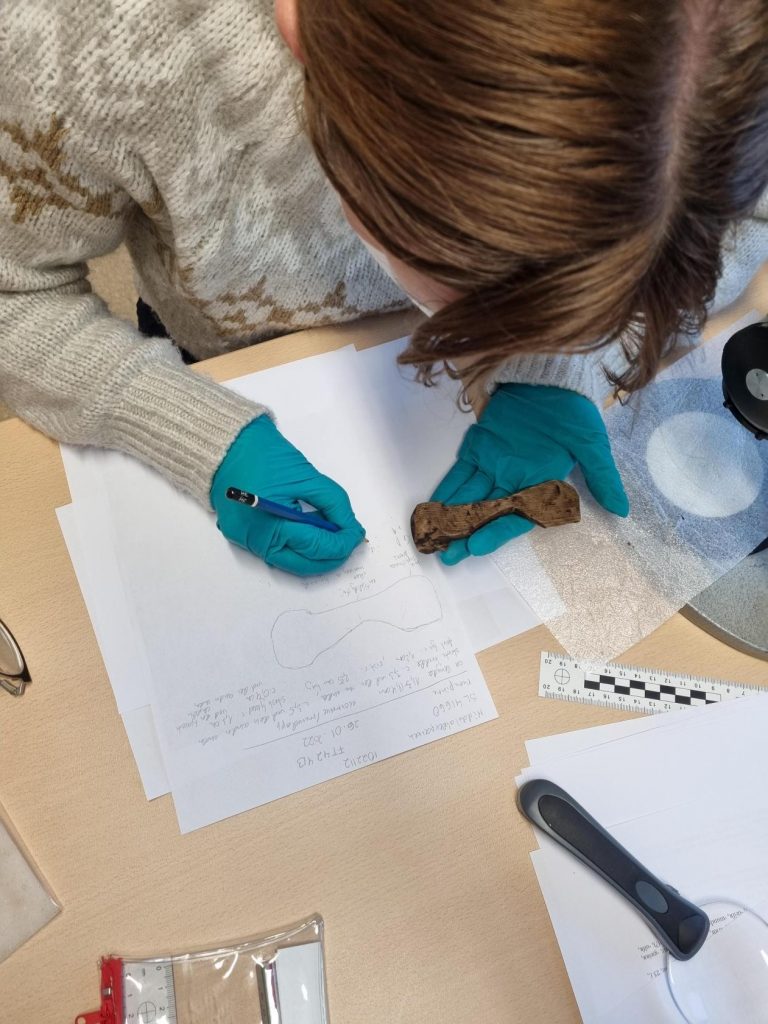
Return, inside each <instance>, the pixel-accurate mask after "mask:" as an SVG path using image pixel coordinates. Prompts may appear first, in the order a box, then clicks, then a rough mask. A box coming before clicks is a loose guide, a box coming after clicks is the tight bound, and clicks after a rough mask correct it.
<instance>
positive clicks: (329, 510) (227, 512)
mask: <svg viewBox="0 0 768 1024" xmlns="http://www.w3.org/2000/svg"><path fill="white" fill-rule="evenodd" d="M228 487H236V488H238V489H239V490H241V491H250V492H251V493H252V494H256V495H258V496H259V497H260V498H269V499H270V500H271V501H276V502H278V503H279V504H281V505H288V506H290V507H291V508H295V509H297V510H300V509H301V506H300V504H299V499H301V500H302V501H304V502H306V503H307V504H309V505H312V506H314V508H316V509H317V510H318V512H319V513H320V514H321V515H322V516H324V517H325V518H326V519H328V520H330V521H331V522H332V523H335V524H336V525H337V526H340V527H341V529H340V530H339V531H338V533H332V532H330V531H328V530H323V529H321V528H320V527H318V526H311V525H309V524H305V523H295V522H292V521H290V520H287V519H279V518H278V517H276V516H273V515H271V514H270V513H269V512H264V511H263V509H260V508H258V506H257V507H255V508H251V507H249V506H247V505H240V504H238V503H237V502H235V501H231V500H230V499H229V498H227V488H228ZM211 505H212V506H213V508H214V510H215V512H216V516H217V525H218V527H219V529H220V530H221V532H222V533H223V534H224V536H225V537H226V538H227V539H228V540H230V541H232V543H233V544H237V545H238V546H239V547H241V548H245V549H246V550H247V551H250V552H252V554H254V555H258V557H259V558H262V559H263V560H264V561H265V562H266V563H267V565H273V566H275V567H276V568H278V569H284V570H285V571H286V572H291V573H294V574H295V575H297V576H313V575H317V574H319V573H324V572H330V571H332V570H333V569H338V568H339V566H341V565H343V564H344V562H345V561H346V560H347V558H349V556H350V554H351V553H352V551H353V550H354V549H355V548H356V547H357V545H358V544H359V543H360V542H361V541H362V540H363V538H364V537H365V530H364V529H363V527H362V526H361V525H360V523H358V521H357V519H355V515H354V512H353V511H352V506H351V505H350V503H349V497H348V496H347V492H346V491H345V490H344V488H343V487H340V486H339V484H337V483H336V482H335V481H333V480H331V479H330V478H329V477H327V476H323V475H322V473H318V471H317V470H316V469H315V467H314V466H313V465H312V464H311V463H310V462H308V461H307V460H306V459H305V458H304V456H303V455H302V454H301V452H300V451H299V450H298V449H297V448H294V446H293V445H292V444H291V443H290V442H289V441H286V439H285V438H284V437H283V435H282V434H281V433H280V431H279V430H278V429H277V427H276V426H275V424H274V423H273V422H272V420H271V419H270V418H269V417H268V416H259V417H258V418H257V419H255V420H253V421H252V422H251V423H249V424H248V426H246V427H244V428H243V430H241V431H240V433H239V434H238V435H237V437H236V438H235V440H234V441H233V442H232V445H231V446H230V448H229V450H228V452H227V454H226V455H225V456H224V459H223V460H222V462H221V464H220V466H219V468H218V469H217V470H216V473H215V474H214V477H213V484H212V485H211Z"/></svg>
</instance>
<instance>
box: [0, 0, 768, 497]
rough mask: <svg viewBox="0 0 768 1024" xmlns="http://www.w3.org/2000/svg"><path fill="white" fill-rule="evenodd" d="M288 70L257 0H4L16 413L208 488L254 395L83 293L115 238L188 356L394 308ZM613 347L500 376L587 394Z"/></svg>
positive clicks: (204, 492)
mask: <svg viewBox="0 0 768 1024" xmlns="http://www.w3.org/2000/svg"><path fill="white" fill-rule="evenodd" d="M301 80H302V74H301V69H300V67H299V66H298V65H297V64H296V63H295V61H294V60H293V58H292V57H291V56H290V54H289V53H288V51H287V49H286V47H285V45H284V44H283V42H282V40H281V39H280V38H279V35H278V34H277V31H276V28H275V26H274V22H273V14H272V0H216V2H215V3H211V2H210V0H162V2H161V0H110V2H107V0H3V3H2V6H0V398H2V400H3V401H5V402H6V403H7V404H8V405H9V406H10V407H11V408H12V409H13V410H14V411H15V412H16V413H17V414H18V415H19V416H20V417H22V418H23V419H26V420H27V421H28V422H29V423H31V424H33V425H34V426H36V427H38V428H39V429H40V430H42V431H44V432H45V433H47V434H49V435H50V436H52V437H54V438H56V439H58V440H61V441H67V442H70V443H75V444H88V445H97V446H101V447H108V448H114V449H118V450H121V451H124V452H127V453H129V454H131V455H134V456H136V457H138V458H139V459H142V460H143V461H144V462H146V463H148V464H149V465H151V466H153V467H154V468H156V469H157V470H158V471H160V472H161V473H163V474H164V475H165V476H166V477H167V478H168V479H169V480H170V481H171V482H172V483H174V484H175V485H176V486H177V487H179V488H181V489H183V490H186V491H188V492H189V493H191V494H192V495H194V496H195V497H196V498H198V499H199V500H200V501H202V502H204V503H206V504H207V503H208V494H209V489H210V483H211V479H212V476H213V474H214V472H215V470H216V468H217V467H218V465H219V463H220V461H221V459H222V458H223V456H224V454H225V453H226V450H227V448H228V446H229V445H230V444H231V442H232V440H233V439H234V438H235V437H236V436H237V434H238V432H239V431H240V429H241V428H242V427H243V426H244V425H245V424H246V423H248V422H249V421H250V420H251V419H253V417H254V416H257V415H259V414H260V413H261V412H263V411H264V410H263V407H262V406H260V405H258V404H255V403H253V402H250V401H247V400H246V399H243V398H241V397H239V396H237V395H235V394H233V393H231V392H230V391H228V390H227V389H225V388H223V387H221V386H220V385H218V384H216V383H214V382H213V381H211V380H210V379H208V378H207V377H205V376H202V375H199V374H194V373H192V372H191V371H189V370H188V369H187V367H185V366H184V365H183V363H182V361H181V358H180V355H179V352H178V349H177V348H176V347H175V346H174V345H173V344H172V343H171V342H170V341H168V340H166V339H151V340H148V339H145V338H142V337H141V335H140V334H139V333H138V331H137V330H136V328H135V327H134V326H133V325H131V324H128V323H126V322H124V321H121V320H118V319H117V318H115V317H113V316H112V315H111V314H110V313H109V311H108V310H107V308H106V306H105V304H104V303H103V302H102V301H101V300H100V299H99V298H98V296H96V295H95V294H93V293H92V291H91V289H90V285H89V283H88V279H87V261H88V260H89V259H91V258H93V257H96V256H100V255H103V254H104V253H107V252H110V251H111V250H114V249H115V248H116V247H117V246H118V245H119V244H120V243H122V242H124V243H125V244H126V245H127V247H128V249H129V251H130V254H131V257H132V259H133V263H134V266H135V270H136V277H137V285H138V289H139V292H140V294H141V295H142V297H143V298H144V299H145V301H147V302H148V303H149V304H150V305H151V306H152V307H153V308H154V309H155V310H156V312H157V313H158V315H159V316H160V318H161V320H162V321H163V323H164V324H165V325H166V327H167V328H168V330H169V332H170V334H171V336H172V338H173V339H174V341H175V342H176V343H177V344H178V345H179V346H181V347H183V348H185V349H187V350H188V351H189V352H190V353H192V355H194V356H196V357H197V358H206V357H209V356H214V355H218V354H221V353H223V352H227V351H230V350H232V349H235V348H238V347H241V346H243V345H248V344H252V343H253V342H255V341H259V340H263V339H265V338H269V337H274V336H276V335H279V334H285V333H287V332H289V331H292V330H297V329H300V328H304V327H310V326H316V325H320V324H326V323H335V322H336V323H337V322H342V321H345V320H350V319H354V318H356V317H359V316H362V315H365V314H368V313H372V312H377V311H383V310H387V309H392V308H398V307H400V306H402V305H404V304H405V298H404V296H403V294H402V293H401V292H400V291H399V289H397V288H396V287H395V286H394V285H393V284H392V283H391V282H390V281H389V280H388V279H387V278H386V277H385V276H384V275H383V274H382V272H381V271H380V270H379V268H378V267H377V266H376V264H375V263H374V261H373V260H371V259H370V257H369V256H368V254H367V252H366V251H365V249H364V248H363V246H362V245H361V244H360V243H359V241H358V239H357V237H356V236H355V235H354V233H353V232H352V230H351V229H350V228H349V226H348V225H347V223H346V220H345V218H344V216H343V214H342V212H341V210H340V207H339V203H338V199H337V197H336V196H335V194H334V193H333V191H332V189H331V188H330V187H329V185H328V184H327V183H326V181H325V179H324V177H323V175H322V173H321V171H320V168H319V165H318V164H317V162H316V160H315V159H314V156H313V155H312V153H311V151H310V148H309V146H308V143H307V141H306V139H305V137H304V135H303V134H302V131H301V125H300V118H299V116H298V114H297V111H298V108H299V101H300V95H301ZM760 213H761V214H762V219H761V217H760V216H759V215H758V216H757V217H756V218H755V219H753V220H750V221H748V222H745V223H744V224H742V225H739V226H738V227H736V228H734V231H733V233H732V238H731V239H729V245H728V249H727V253H726V255H727V259H726V274H725V276H724V283H723V289H722V290H721V293H720V294H719V296H718V302H719V304H722V303H723V302H725V301H727V300H730V299H731V298H733V297H734V296H735V294H737V293H738V292H739V291H741V290H742V289H743V287H744V286H745V285H746V284H747V283H748V281H749V279H750V277H751V276H752V273H753V272H754V270H755V269H756V267H757V265H758V264H759V263H760V262H761V260H762V259H764V258H766V256H768V223H767V222H766V220H765V218H768V203H766V204H763V207H762V208H761V211H760ZM554 301H556V296H555V297H554ZM620 361H621V356H620V353H619V351H618V349H614V350H611V351H608V352H605V351H603V352H599V353H597V354H595V355H588V356H559V357H540V356H532V357H524V358H522V359H518V360H514V361H512V362H511V363H509V364H508V365H507V366H506V367H504V368H503V370H502V371H501V372H500V373H499V374H498V375H497V378H498V379H499V380H510V381H511V380H520V381H527V382H529V383H546V384H556V385H559V386H561V387H566V388H572V389H574V390H577V391H580V392H581V393H583V394H585V395H587V396H589V397H591V398H594V399H596V400H598V401H599V400H600V398H601V397H602V396H603V395H604V394H605V393H607V390H608V386H607V384H606V381H605V374H604V372H603V366H604V365H608V366H610V367H611V368H613V369H615V368H617V367H618V366H619V365H620Z"/></svg>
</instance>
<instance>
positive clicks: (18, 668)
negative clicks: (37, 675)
mask: <svg viewBox="0 0 768 1024" xmlns="http://www.w3.org/2000/svg"><path fill="white" fill-rule="evenodd" d="M23 671H24V659H23V658H22V656H21V651H20V650H19V648H18V645H17V643H16V641H15V640H14V639H13V637H12V636H11V634H10V633H9V632H8V630H7V629H6V627H5V626H4V625H3V624H2V622H0V674H2V675H6V676H20V675H21V674H22V672H23Z"/></svg>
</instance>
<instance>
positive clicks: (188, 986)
mask: <svg viewBox="0 0 768 1024" xmlns="http://www.w3.org/2000/svg"><path fill="white" fill-rule="evenodd" d="M101 998H102V1004H101V1009H100V1010H96V1011H94V1012H92V1013H82V1014H80V1015H79V1016H78V1017H77V1018H76V1020H75V1024H329V1020H330V1018H329V1014H328V1000H327V995H326V986H325V966H324V955H323V919H322V918H321V917H320V916H319V915H314V916H312V917H310V918H308V919H307V920H305V921H300V922H298V923H296V924H294V925H290V926H289V927H287V928H284V929H282V930H281V931H279V932H275V933H272V934H262V935H257V936H254V937H252V938H250V939H244V940H242V941H240V942H236V943H232V944H229V945H226V946H220V947H218V948H216V949H209V950H200V951H196V952H191V953H180V954H174V955H167V956H166V955H161V956H152V957H144V958H142V957H118V956H109V957H105V958H104V959H103V960H102V961H101Z"/></svg>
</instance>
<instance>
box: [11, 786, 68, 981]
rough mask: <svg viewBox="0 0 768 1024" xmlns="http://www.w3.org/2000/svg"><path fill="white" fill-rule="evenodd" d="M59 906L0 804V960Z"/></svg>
mask: <svg viewBox="0 0 768 1024" xmlns="http://www.w3.org/2000/svg"><path fill="white" fill-rule="evenodd" d="M60 910H61V907H60V906H59V904H58V903H57V902H56V900H55V899H54V897H53V894H52V892H51V890H50V888H49V886H48V884H47V883H46V882H45V881H44V879H43V877H42V875H41V874H40V871H39V870H38V868H37V865H36V864H35V863H34V861H33V860H32V858H31V857H30V855H29V851H28V850H27V849H26V847H25V846H24V844H23V843H22V841H21V839H20V838H19V835H18V833H17V832H16V830H15V829H14V827H13V825H12V824H11V819H10V818H9V816H8V814H7V813H6V811H5V809H4V808H3V806H2V804H0V962H2V961H3V960H5V959H6V958H7V957H9V956H10V955H11V953H13V952H14V951H15V950H17V949H18V948H19V946H22V945H23V944H24V943H25V942H26V941H27V939H30V938H31V937H32V936H33V935H34V934H35V933H36V932H38V931H40V929H41V928H42V927H43V926H44V925H46V924H48V922H49V921H50V920H51V919H52V918H54V917H55V916H56V915H57V914H58V913H59V911H60Z"/></svg>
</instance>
